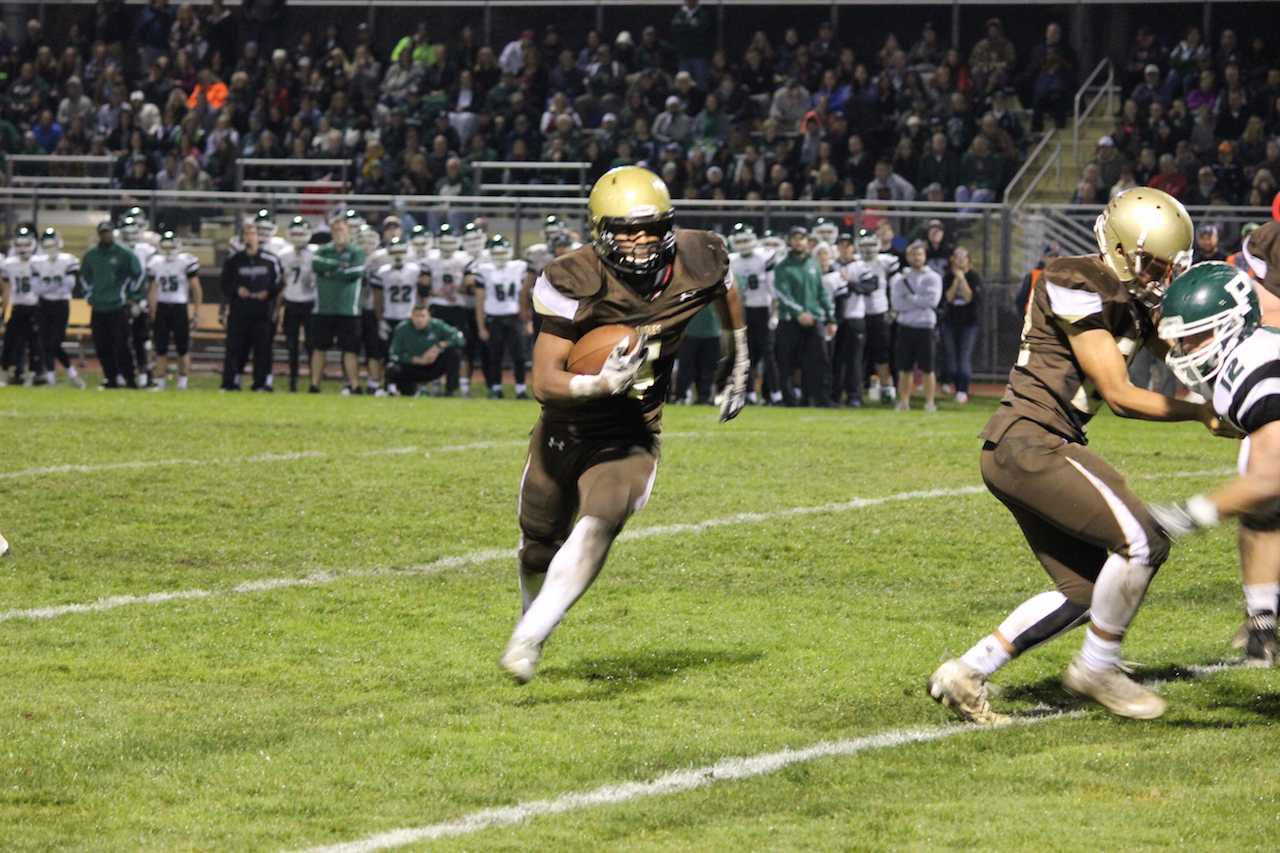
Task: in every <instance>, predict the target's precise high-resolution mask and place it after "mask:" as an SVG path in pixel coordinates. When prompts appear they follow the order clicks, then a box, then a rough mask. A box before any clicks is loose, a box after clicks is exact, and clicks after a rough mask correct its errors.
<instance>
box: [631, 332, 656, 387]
mask: <svg viewBox="0 0 1280 853" xmlns="http://www.w3.org/2000/svg"><path fill="white" fill-rule="evenodd" d="M645 351H646V352H647V353H648V355H646V356H645V358H644V364H642V365H640V370H639V371H637V372H636V379H635V381H634V382H632V383H631V389H630V391H629V392H628V393H630V395H631V396H632V397H636V398H640V397H643V396H644V395H645V392H647V391H648V390H649V389H650V388H652V387H653V381H654V376H653V368H654V366H655V365H656V364H657V362H658V353H660V352H662V341H650V342H649V343H648V345H647V346H645Z"/></svg>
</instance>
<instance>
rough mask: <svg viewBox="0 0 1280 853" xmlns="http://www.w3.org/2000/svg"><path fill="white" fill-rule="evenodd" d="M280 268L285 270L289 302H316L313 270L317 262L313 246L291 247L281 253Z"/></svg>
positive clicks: (285, 295) (285, 285) (285, 288)
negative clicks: (315, 261) (312, 265)
mask: <svg viewBox="0 0 1280 853" xmlns="http://www.w3.org/2000/svg"><path fill="white" fill-rule="evenodd" d="M279 257H280V266H281V268H282V269H283V270H284V298H285V300H286V301H288V302H315V301H316V273H315V270H313V269H312V268H311V263H312V261H314V260H315V257H316V256H315V250H314V247H313V246H302V247H300V248H299V247H297V246H289V247H288V248H287V249H285V250H284V251H283V252H281V253H280V255H279Z"/></svg>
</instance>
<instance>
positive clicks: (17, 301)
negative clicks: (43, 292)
mask: <svg viewBox="0 0 1280 853" xmlns="http://www.w3.org/2000/svg"><path fill="white" fill-rule="evenodd" d="M37 257H39V256H38V255H33V256H32V257H30V258H27V259H26V260H25V261H24V260H22V259H21V258H19V257H18V256H17V255H12V256H10V257H7V258H5V259H4V260H3V261H0V277H3V278H4V280H5V281H7V282H8V283H9V304H10V305H38V304H40V275H39V273H37V272H36V270H35V263H36V258H37Z"/></svg>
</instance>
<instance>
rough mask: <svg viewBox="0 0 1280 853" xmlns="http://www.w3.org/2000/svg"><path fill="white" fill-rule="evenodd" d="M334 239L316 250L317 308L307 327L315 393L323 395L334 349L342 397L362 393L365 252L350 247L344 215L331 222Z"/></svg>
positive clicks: (310, 389)
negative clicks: (360, 361) (328, 361)
mask: <svg viewBox="0 0 1280 853" xmlns="http://www.w3.org/2000/svg"><path fill="white" fill-rule="evenodd" d="M329 233H330V235H332V237H333V240H332V242H330V243H326V244H325V245H323V246H321V247H320V248H318V249H316V253H315V259H314V260H313V261H312V262H311V269H312V270H313V271H314V272H315V274H316V309H315V311H314V313H312V315H311V320H310V321H309V324H308V326H307V341H308V342H309V343H310V344H311V347H312V349H311V387H310V388H309V389H308V390H309V391H310V392H311V393H312V394H319V393H320V381H321V380H322V379H323V378H324V363H325V359H326V358H327V357H328V355H329V350H330V349H332V348H333V347H334V346H337V347H338V349H340V350H341V351H342V375H343V377H344V378H345V379H346V385H345V386H343V389H342V393H343V395H347V394H358V393H360V390H359V387H358V386H357V385H356V380H357V378H358V376H357V373H358V371H359V364H358V363H357V361H356V359H357V357H358V356H359V354H360V284H361V282H362V281H363V280H364V252H362V251H360V249H359V248H358V247H356V246H353V245H351V232H350V229H349V227H348V225H347V221H346V219H344V218H343V216H342V214H341V213H338V214H335V215H334V216H333V217H332V218H331V219H330V220H329Z"/></svg>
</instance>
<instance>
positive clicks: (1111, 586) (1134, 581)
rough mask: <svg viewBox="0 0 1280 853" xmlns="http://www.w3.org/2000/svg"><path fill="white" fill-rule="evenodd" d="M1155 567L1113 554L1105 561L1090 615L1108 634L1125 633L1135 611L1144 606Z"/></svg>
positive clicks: (1094, 591) (1097, 582)
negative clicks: (1143, 602) (1144, 598)
mask: <svg viewBox="0 0 1280 853" xmlns="http://www.w3.org/2000/svg"><path fill="white" fill-rule="evenodd" d="M1155 571H1156V570H1155V569H1153V568H1151V567H1150V566H1148V565H1146V564H1144V563H1138V562H1134V561H1132V560H1126V559H1125V558H1124V557H1122V556H1120V555H1119V554H1112V555H1111V556H1110V557H1108V558H1107V561H1106V562H1105V563H1103V564H1102V571H1101V572H1099V573H1098V579H1097V580H1096V581H1095V582H1094V585H1093V600H1092V602H1091V607H1090V614H1089V615H1090V618H1091V619H1092V620H1093V624H1094V625H1097V626H1098V627H1099V628H1101V629H1102V630H1103V631H1106V632H1107V633H1108V634H1115V635H1116V636H1124V632H1125V631H1127V630H1128V628H1129V623H1130V622H1132V621H1133V617H1134V614H1136V613H1137V612H1138V608H1139V607H1141V606H1142V599H1143V596H1145V595H1146V594H1147V587H1148V586H1149V585H1150V584H1151V578H1152V576H1153V575H1155Z"/></svg>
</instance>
